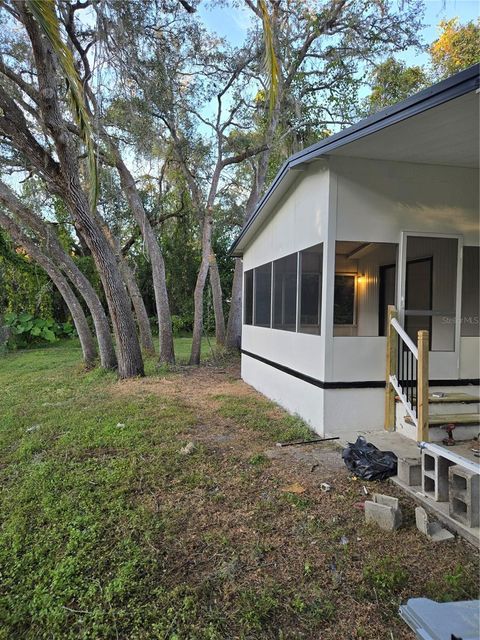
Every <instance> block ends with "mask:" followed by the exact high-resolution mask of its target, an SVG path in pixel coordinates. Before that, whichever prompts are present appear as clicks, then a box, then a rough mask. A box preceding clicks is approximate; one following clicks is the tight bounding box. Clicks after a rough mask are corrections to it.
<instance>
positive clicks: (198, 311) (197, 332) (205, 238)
mask: <svg viewBox="0 0 480 640" xmlns="http://www.w3.org/2000/svg"><path fill="white" fill-rule="evenodd" d="M212 224H213V221H212V218H211V216H209V215H206V216H205V219H204V221H203V229H202V261H201V263H200V268H199V270H198V275H197V282H196V284H195V292H194V294H193V301H194V318H193V339H192V350H191V352H190V364H196V365H198V364H200V355H201V349H202V332H203V292H204V290H205V282H206V280H207V275H208V269H209V265H210V253H211V244H212Z"/></svg>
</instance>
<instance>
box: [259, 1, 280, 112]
mask: <svg viewBox="0 0 480 640" xmlns="http://www.w3.org/2000/svg"><path fill="white" fill-rule="evenodd" d="M258 6H259V9H260V11H261V14H262V23H263V39H264V41H265V61H264V65H265V71H266V74H267V82H268V94H269V103H270V111H272V110H273V107H274V106H275V102H276V99H277V94H278V83H279V78H280V68H279V65H278V60H277V55H276V53H275V46H274V42H273V30H272V20H271V17H270V14H269V13H268V8H267V4H266V2H265V0H258Z"/></svg>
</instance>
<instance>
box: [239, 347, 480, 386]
mask: <svg viewBox="0 0 480 640" xmlns="http://www.w3.org/2000/svg"><path fill="white" fill-rule="evenodd" d="M240 351H241V352H242V354H243V355H244V356H248V357H249V358H253V359H254V360H258V361H259V362H262V363H263V364H266V365H268V366H270V367H273V368H274V369H278V371H281V372H282V373H286V374H287V375H289V376H293V377H294V378H298V379H299V380H302V382H307V383H308V384H312V385H313V386H314V387H318V388H319V389H384V388H385V380H358V381H351V382H344V381H338V382H325V381H323V380H318V379H317V378H313V377H312V376H307V375H306V374H305V373H301V372H300V371H296V370H295V369H291V368H290V367H286V366H285V365H283V364H279V363H278V362H273V360H268V359H267V358H264V357H263V356H259V355H257V354H256V353H252V352H251V351H246V350H245V349H241V350H240ZM429 384H430V386H431V387H440V386H452V387H459V386H461V385H467V384H474V385H480V378H462V379H459V380H430V382H429Z"/></svg>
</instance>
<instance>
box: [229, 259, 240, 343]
mask: <svg viewBox="0 0 480 640" xmlns="http://www.w3.org/2000/svg"><path fill="white" fill-rule="evenodd" d="M242 278H243V265H242V261H241V259H240V258H235V271H234V273H233V282H232V297H231V302H230V312H229V314H228V324H227V336H226V341H225V345H226V346H227V347H228V348H229V349H240V348H241V346H242Z"/></svg>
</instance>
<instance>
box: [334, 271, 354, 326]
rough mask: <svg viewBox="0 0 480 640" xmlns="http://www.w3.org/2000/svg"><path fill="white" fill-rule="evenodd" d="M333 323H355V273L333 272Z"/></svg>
mask: <svg viewBox="0 0 480 640" xmlns="http://www.w3.org/2000/svg"><path fill="white" fill-rule="evenodd" d="M333 323H334V324H344V325H352V324H355V275H353V274H352V275H350V274H346V275H344V274H339V273H336V274H335V293H334V312H333Z"/></svg>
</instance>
